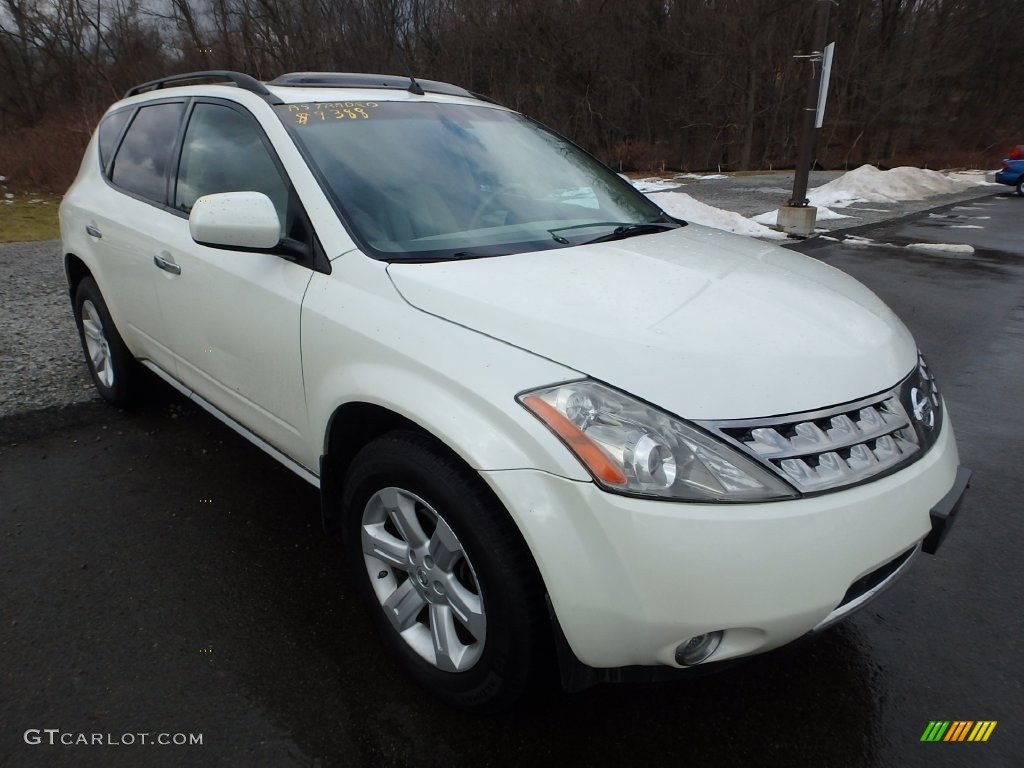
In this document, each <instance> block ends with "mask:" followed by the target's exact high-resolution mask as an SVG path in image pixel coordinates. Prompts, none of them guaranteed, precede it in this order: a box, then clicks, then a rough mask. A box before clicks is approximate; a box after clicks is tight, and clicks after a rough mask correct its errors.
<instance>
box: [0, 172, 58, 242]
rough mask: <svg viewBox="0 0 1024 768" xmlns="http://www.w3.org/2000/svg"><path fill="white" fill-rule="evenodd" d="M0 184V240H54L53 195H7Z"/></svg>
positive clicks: (54, 208)
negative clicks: (12, 196)
mask: <svg viewBox="0 0 1024 768" xmlns="http://www.w3.org/2000/svg"><path fill="white" fill-rule="evenodd" d="M6 194H14V193H4V187H3V186H2V185H0V243H22V242H29V241H32V240H56V239H57V238H58V237H60V230H59V229H58V226H57V207H58V206H59V205H60V197H59V196H57V195H44V194H27V195H24V194H22V195H15V196H14V198H13V199H11V198H7V197H6Z"/></svg>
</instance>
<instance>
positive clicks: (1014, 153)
mask: <svg viewBox="0 0 1024 768" xmlns="http://www.w3.org/2000/svg"><path fill="white" fill-rule="evenodd" d="M1010 159H1011V160H1024V144H1018V145H1017V146H1016V147H1014V148H1013V149H1011V150H1010Z"/></svg>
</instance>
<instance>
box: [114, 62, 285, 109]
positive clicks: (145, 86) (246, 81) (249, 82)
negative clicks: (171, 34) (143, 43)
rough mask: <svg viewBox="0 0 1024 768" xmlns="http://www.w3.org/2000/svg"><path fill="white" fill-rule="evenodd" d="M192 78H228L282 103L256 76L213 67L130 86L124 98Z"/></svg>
mask: <svg viewBox="0 0 1024 768" xmlns="http://www.w3.org/2000/svg"><path fill="white" fill-rule="evenodd" d="M190 80H228V81H230V82H232V83H234V84H235V85H236V86H238V87H239V88H242V89H244V90H246V91H249V92H251V93H255V94H256V95H257V96H261V97H262V98H264V99H266V100H267V101H269V102H270V103H272V104H280V103H281V102H280V99H278V98H277V97H275V96H274V94H272V93H271V92H270V91H268V90H267V87H266V86H265V85H263V83H261V82H260V81H259V80H257V79H256V78H254V77H251V76H250V75H247V74H245V73H244V72H232V71H230V70H227V69H211V70H207V71H205V72H184V73H182V74H180V75H169V76H168V77H161V78H160V79H159V80H150V81H149V82H148V83H141V84H140V85H136V86H135V87H134V88H129V89H128V91H127V92H126V93H125V95H124V97H123V98H126V99H127V98H128V97H129V96H135V95H136V94H139V93H143V92H145V91H156V90H160V89H161V88H163V87H165V86H167V85H172V84H177V83H182V82H187V81H190Z"/></svg>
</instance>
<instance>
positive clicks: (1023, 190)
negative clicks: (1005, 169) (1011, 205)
mask: <svg viewBox="0 0 1024 768" xmlns="http://www.w3.org/2000/svg"><path fill="white" fill-rule="evenodd" d="M1017 195H1018V196H1019V197H1024V176H1021V177H1020V178H1019V179H1017Z"/></svg>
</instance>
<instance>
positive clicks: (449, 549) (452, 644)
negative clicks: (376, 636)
mask: <svg viewBox="0 0 1024 768" xmlns="http://www.w3.org/2000/svg"><path fill="white" fill-rule="evenodd" d="M361 536H362V550H363V556H364V560H365V563H366V574H367V578H369V580H370V584H371V586H372V588H373V592H374V594H375V595H376V596H377V599H378V600H379V601H380V605H381V608H382V609H383V610H384V613H385V615H386V616H387V618H388V620H389V621H390V623H391V626H392V627H393V628H394V630H395V631H396V632H397V633H398V634H399V636H400V637H401V638H402V639H403V640H404V641H405V642H406V643H407V644H408V646H409V647H410V648H411V649H412V650H413V651H415V652H416V653H417V654H418V655H419V656H420V657H422V658H423V659H424V660H426V661H427V662H428V663H430V664H432V665H433V666H434V667H436V668H437V669H439V670H442V671H444V672H465V671H466V670H468V669H470V668H471V667H473V665H474V664H476V662H477V661H478V660H479V659H480V655H481V654H482V652H483V648H484V642H485V639H486V634H487V617H486V614H485V612H484V602H483V595H482V594H481V590H480V587H479V582H478V581H477V577H476V572H475V571H474V570H473V565H472V563H471V562H470V560H469V556H468V555H467V554H466V551H465V549H464V548H463V546H462V544H461V543H460V542H459V539H458V537H457V536H456V535H455V533H454V532H453V531H452V529H451V527H450V526H449V525H448V523H447V522H446V521H445V520H444V518H443V517H442V516H441V515H439V514H438V512H437V511H436V510H435V509H434V508H433V507H431V506H430V505H429V504H428V503H427V502H425V501H424V500H423V499H421V498H420V497H419V496H417V495H416V494H414V493H410V492H409V491H406V490H403V489H401V488H395V487H388V488H383V489H381V490H379V491H377V492H376V493H374V494H373V496H371V497H370V499H369V501H368V502H367V503H366V507H365V509H364V510H363V518H362V527H361Z"/></svg>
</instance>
